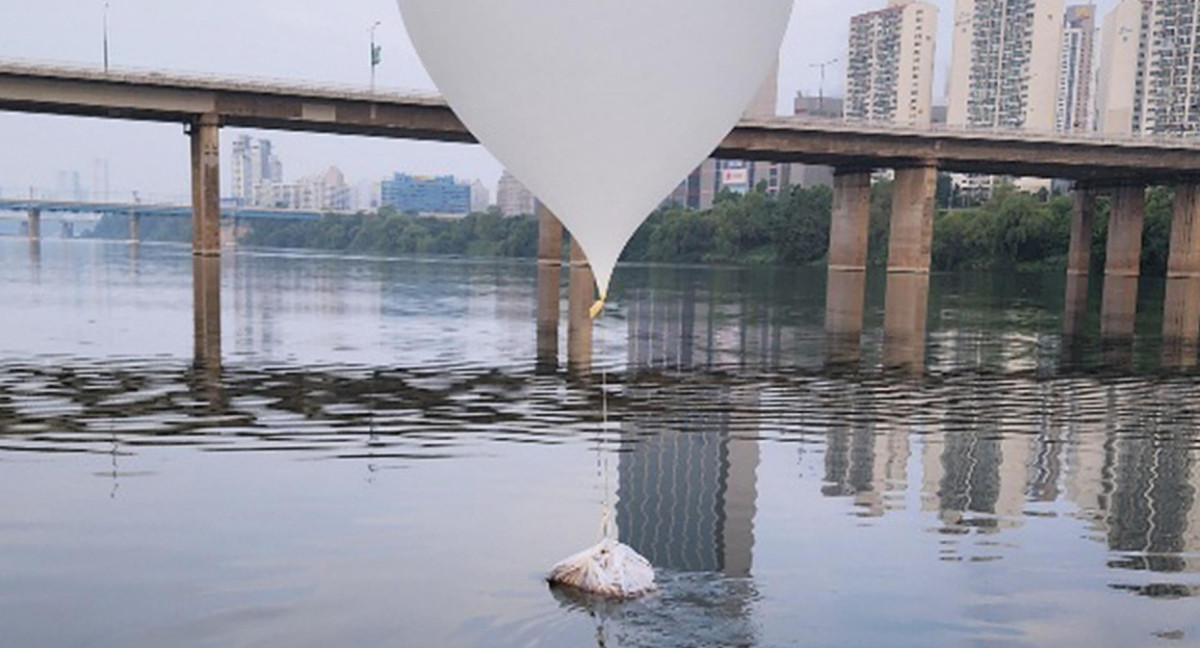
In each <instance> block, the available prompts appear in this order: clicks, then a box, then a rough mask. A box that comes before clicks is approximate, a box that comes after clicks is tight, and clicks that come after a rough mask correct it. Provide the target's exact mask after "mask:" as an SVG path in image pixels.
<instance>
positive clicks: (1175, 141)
mask: <svg viewBox="0 0 1200 648" xmlns="http://www.w3.org/2000/svg"><path fill="white" fill-rule="evenodd" d="M741 124H742V125H743V126H761V127H766V128H770V127H777V128H778V127H786V126H789V125H797V124H801V125H805V126H810V127H814V128H821V129H822V130H843V131H845V132H848V133H849V132H853V133H864V132H867V133H871V132H877V133H880V134H885V135H914V136H918V135H929V134H930V133H934V134H944V135H950V136H956V137H963V138H972V137H977V138H978V137H986V138H988V139H997V138H1000V139H1014V140H1026V141H1045V142H1054V143H1061V144H1071V143H1080V144H1092V145H1095V144H1107V145H1112V146H1122V145H1125V146H1147V145H1150V146H1155V147H1163V148H1184V149H1200V131H1198V132H1195V133H1185V134H1162V133H1130V134H1120V135H1116V134H1112V133H1100V132H1083V133H1080V132H1072V133H1064V132H1061V131H1057V130H1041V129H1032V128H997V127H978V126H968V125H950V124H944V123H939V124H930V125H928V126H910V125H903V124H892V123H887V122H878V121H868V120H858V119H845V118H838V117H815V116H811V115H796V116H781V117H761V118H759V117H755V118H747V119H743V120H742V122H741Z"/></svg>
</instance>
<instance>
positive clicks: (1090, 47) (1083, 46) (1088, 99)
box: [1055, 5, 1096, 133]
mask: <svg viewBox="0 0 1200 648" xmlns="http://www.w3.org/2000/svg"><path fill="white" fill-rule="evenodd" d="M1095 35H1096V7H1095V6H1094V5H1072V6H1070V7H1067V14H1066V16H1064V17H1063V37H1062V56H1061V57H1060V58H1059V69H1058V105H1057V107H1056V110H1055V122H1056V123H1057V124H1058V130H1059V131H1061V132H1063V133H1082V132H1088V131H1090V130H1092V105H1093V104H1092V75H1093V73H1094V69H1093V64H1092V58H1093V56H1094V52H1095V47H1096V38H1095Z"/></svg>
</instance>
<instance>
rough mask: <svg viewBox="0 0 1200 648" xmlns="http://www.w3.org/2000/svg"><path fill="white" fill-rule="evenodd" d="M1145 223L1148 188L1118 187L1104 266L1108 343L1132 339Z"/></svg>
mask: <svg viewBox="0 0 1200 648" xmlns="http://www.w3.org/2000/svg"><path fill="white" fill-rule="evenodd" d="M1145 220H1146V187H1145V185H1141V184H1126V185H1121V186H1118V187H1116V188H1115V189H1114V190H1113V193H1112V207H1111V209H1110V212H1109V216H1108V247H1107V249H1108V255H1107V260H1106V262H1105V267H1104V303H1103V306H1102V307H1101V313H1100V334H1101V336H1102V337H1104V338H1105V339H1107V340H1113V341H1132V339H1133V332H1134V323H1135V321H1136V319H1137V297H1138V278H1139V276H1140V274H1141V264H1142V228H1143V225H1144V224H1145Z"/></svg>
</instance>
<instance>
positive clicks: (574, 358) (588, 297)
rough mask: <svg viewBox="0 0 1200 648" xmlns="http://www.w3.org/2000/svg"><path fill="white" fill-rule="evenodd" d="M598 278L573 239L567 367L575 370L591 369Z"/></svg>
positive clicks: (568, 307)
mask: <svg viewBox="0 0 1200 648" xmlns="http://www.w3.org/2000/svg"><path fill="white" fill-rule="evenodd" d="M595 302H596V278H595V276H594V275H593V274H592V266H591V264H590V263H588V260H587V255H585V254H584V253H583V248H581V247H579V242H578V241H576V240H575V239H574V238H572V239H571V273H570V279H569V286H568V288H567V367H568V369H570V370H571V371H572V372H573V373H580V374H586V373H590V372H591V370H592V318H591V313H590V311H591V308H592V304H594V303H595Z"/></svg>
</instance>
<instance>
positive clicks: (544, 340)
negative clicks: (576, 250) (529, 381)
mask: <svg viewBox="0 0 1200 648" xmlns="http://www.w3.org/2000/svg"><path fill="white" fill-rule="evenodd" d="M537 215H538V266H537V267H538V276H537V291H538V293H537V294H538V297H537V366H538V369H539V370H541V371H551V372H553V371H558V323H559V321H560V318H561V314H560V309H561V306H560V304H561V301H560V300H561V294H562V293H561V290H562V244H563V226H562V223H560V222H559V220H558V218H557V217H556V216H555V215H554V214H553V213H552V212H551V211H550V210H549V209H547V208H546V206H545V205H543V204H542V203H541V202H538V203H537Z"/></svg>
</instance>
